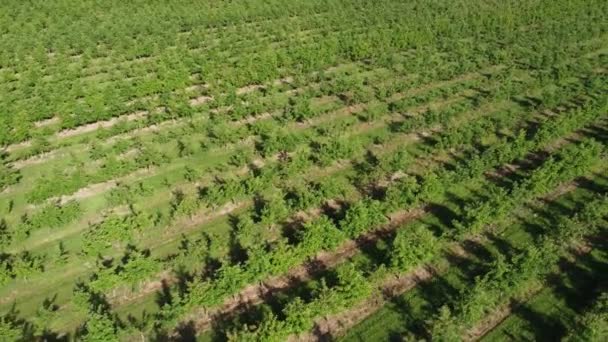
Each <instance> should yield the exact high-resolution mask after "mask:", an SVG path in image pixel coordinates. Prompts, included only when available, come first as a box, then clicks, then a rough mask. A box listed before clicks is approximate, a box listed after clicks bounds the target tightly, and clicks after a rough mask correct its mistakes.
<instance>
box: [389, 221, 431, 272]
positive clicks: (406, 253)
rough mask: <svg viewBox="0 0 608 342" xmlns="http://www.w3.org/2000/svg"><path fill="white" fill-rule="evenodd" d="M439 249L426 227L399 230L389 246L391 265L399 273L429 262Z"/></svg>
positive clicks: (416, 226)
mask: <svg viewBox="0 0 608 342" xmlns="http://www.w3.org/2000/svg"><path fill="white" fill-rule="evenodd" d="M439 247H440V243H439V241H438V240H437V238H436V237H435V236H434V235H433V233H432V232H431V231H430V230H429V229H428V228H426V227H424V226H421V225H414V226H412V227H406V228H405V229H401V230H399V232H397V236H396V237H395V239H394V240H393V242H392V245H391V252H390V256H391V265H392V266H393V267H394V268H396V269H398V270H401V271H407V270H409V269H411V268H412V267H416V266H418V265H421V264H424V263H426V262H428V261H430V260H431V259H432V258H433V257H434V256H435V255H436V252H437V250H438V249H439Z"/></svg>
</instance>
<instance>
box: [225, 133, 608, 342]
mask: <svg viewBox="0 0 608 342" xmlns="http://www.w3.org/2000/svg"><path fill="white" fill-rule="evenodd" d="M577 149H578V150H579V151H580V152H584V151H587V150H588V147H587V146H584V145H581V146H578V147H577ZM564 153H565V155H570V152H568V151H567V150H566V151H565V152H564ZM595 158H597V155H595ZM579 161H580V162H582V164H578V162H579ZM568 162H573V163H574V164H568V165H577V166H578V165H580V166H581V168H583V166H584V165H585V164H586V159H585V158H584V157H580V160H568ZM588 170H589V165H587V167H585V169H584V170H583V169H577V171H578V172H577V173H576V174H573V173H571V172H568V170H564V169H561V170H560V169H556V168H555V167H554V166H553V164H552V163H551V162H548V163H546V164H543V165H542V166H541V167H540V168H539V169H537V170H534V171H533V172H532V173H531V174H530V176H529V177H527V178H526V180H529V181H530V182H532V180H534V179H536V178H538V174H540V173H550V174H552V176H553V177H551V178H552V179H553V182H552V183H551V186H550V187H543V188H542V191H538V190H535V189H528V190H527V192H526V195H525V196H524V195H522V197H520V198H519V199H520V201H519V202H518V204H520V205H521V203H525V202H527V201H529V200H530V199H532V198H535V197H539V196H542V195H543V194H546V193H547V192H549V191H551V190H552V189H554V187H555V186H557V185H558V184H560V183H562V182H564V181H568V180H571V179H573V178H575V177H576V176H578V175H581V174H584V173H586V172H587V171H588ZM453 184H454V183H453ZM520 189H521V188H520ZM511 191H513V192H516V191H520V192H523V190H518V186H517V185H515V186H514V188H513V190H511ZM605 200H606V198H605V196H603V195H601V196H598V197H597V198H596V200H595V201H592V202H590V203H588V206H586V208H585V210H582V211H581V214H580V217H583V218H585V221H584V222H581V221H578V218H579V216H576V217H575V218H574V220H575V221H576V223H577V225H578V228H576V229H575V228H574V227H575V226H576V225H572V224H571V223H572V222H564V224H562V225H560V227H562V228H560V229H559V230H558V232H556V233H552V234H551V235H550V237H549V238H548V240H546V241H548V242H545V243H544V244H543V247H538V246H536V245H531V246H530V250H529V251H525V252H524V253H522V254H521V255H520V256H518V257H516V258H515V259H514V265H513V266H512V267H511V266H510V265H508V262H505V260H504V259H499V260H498V261H496V267H493V269H495V271H494V272H493V273H491V274H490V275H488V277H489V278H492V276H493V275H495V276H496V277H498V278H497V279H500V280H496V281H500V284H502V286H500V287H497V286H498V285H497V284H495V281H494V279H492V281H489V280H488V281H486V280H484V279H485V278H482V279H481V280H480V281H478V282H477V285H476V287H475V288H474V289H472V290H471V293H473V294H475V295H477V297H479V301H477V302H475V304H476V306H475V308H473V307H472V306H466V308H467V311H466V312H467V313H470V315H467V316H463V317H459V319H458V320H455V319H454V320H453V321H450V320H449V319H445V318H444V317H443V316H440V319H439V320H438V323H437V326H436V328H437V329H433V330H432V331H433V332H437V338H439V339H441V340H444V339H445V340H460V339H461V338H462V334H463V330H464V329H466V328H467V327H468V326H470V324H471V322H477V321H478V320H480V319H481V318H482V317H484V314H485V311H484V310H488V309H491V308H493V307H494V306H493V305H492V304H491V303H490V302H488V301H487V299H488V296H489V294H494V295H496V296H500V298H505V297H502V296H506V297H508V296H509V294H511V293H517V292H518V291H519V290H520V288H519V287H517V286H514V284H518V281H519V280H522V282H523V281H524V280H528V279H530V277H531V275H534V276H537V275H538V273H539V272H549V269H548V268H547V267H545V265H546V263H545V262H546V261H547V260H557V256H558V254H557V253H556V250H555V248H554V247H555V246H556V245H558V244H563V241H564V238H565V237H566V235H564V236H562V235H561V234H566V233H565V231H566V230H570V229H572V233H574V231H576V232H579V234H580V232H584V234H585V235H587V234H592V233H593V229H592V227H595V228H599V227H600V222H601V220H602V219H603V218H604V217H605V216H606V215H607V214H608V212H607V209H608V206H607V205H606V203H607V202H606V201H605ZM512 209H513V208H511V210H512ZM465 214H466V211H465ZM503 218H504V217H503V215H502V211H498V212H497V213H496V215H495V217H493V219H492V223H493V224H494V225H496V224H497V222H501V221H502V220H503ZM587 219H588V220H589V221H587ZM486 226H487V225H486ZM454 228H456V229H458V226H455V227H454ZM481 231H482V230H481V229H480V228H477V227H475V226H473V225H471V226H466V227H463V228H460V233H461V234H460V235H456V236H454V235H453V234H451V232H446V233H445V234H443V235H441V236H439V237H436V236H435V235H434V234H433V233H432V232H431V231H430V230H429V229H428V228H426V227H423V226H414V227H413V229H411V230H410V229H404V230H402V231H401V232H399V233H398V234H397V236H396V237H395V239H394V240H393V242H392V243H391V247H392V248H391V249H390V250H389V252H388V253H389V255H390V257H389V260H390V263H389V265H388V266H389V267H390V268H389V269H383V268H380V269H379V270H376V271H374V272H372V273H371V274H369V275H367V276H366V277H362V276H359V278H360V279H359V281H361V282H363V283H364V284H367V285H365V286H364V285H361V286H363V287H364V288H366V289H367V291H366V293H365V294H366V295H365V296H362V297H358V296H357V295H356V294H355V296H354V298H353V301H348V300H345V298H343V296H345V295H344V294H342V292H341V291H340V288H336V289H335V290H334V289H332V290H331V291H330V292H331V295H329V294H328V295H323V294H321V295H319V296H318V297H317V296H314V298H313V299H311V300H309V301H308V302H307V303H305V304H301V305H299V306H297V307H298V310H297V311H292V310H290V308H291V305H292V303H301V301H299V300H298V299H294V300H292V301H290V302H289V304H288V305H287V306H285V307H283V309H282V311H281V315H282V317H284V318H283V319H278V318H277V316H275V315H274V314H269V315H265V316H264V317H263V318H262V320H261V322H260V323H259V324H257V326H256V328H254V329H253V330H250V328H249V327H244V328H240V329H238V330H237V331H236V332H234V333H232V334H229V336H230V337H232V338H233V339H234V340H272V341H275V340H276V341H281V340H285V339H287V338H288V336H289V335H293V334H299V333H303V332H307V331H311V330H312V328H313V325H314V320H315V319H316V318H318V317H320V316H321V315H328V314H329V315H331V314H332V313H337V312H341V311H344V310H347V309H349V308H350V307H352V306H353V305H354V304H357V303H360V302H361V301H362V300H364V299H367V298H369V297H370V295H371V293H372V292H373V289H375V288H377V287H378V286H381V285H382V284H383V280H384V279H387V277H386V272H387V271H390V272H391V273H392V272H397V273H398V274H399V273H402V272H407V271H410V270H412V269H413V268H415V267H418V266H420V265H423V264H424V263H426V262H429V261H430V260H432V259H434V258H436V257H438V256H439V255H440V252H441V251H442V250H443V249H444V248H445V247H447V246H449V245H450V244H451V243H453V241H463V240H465V239H467V238H468V237H470V236H472V235H473V236H475V235H477V234H479V233H481ZM572 233H571V234H572ZM574 234H576V233H574ZM563 247H566V246H563ZM551 256H553V259H551V258H550V257H551ZM513 277H515V279H514V278H513ZM505 279H507V280H505ZM488 283H491V284H492V285H489V284H488ZM485 285H487V286H485ZM356 293H357V292H356ZM333 296H340V297H342V298H341V300H340V301H337V302H332V301H330V302H327V301H326V298H327V297H330V298H333ZM477 297H475V298H477ZM467 303H469V301H467ZM318 305H321V307H323V308H324V309H325V310H323V311H322V312H320V311H317V310H314V308H316V307H318ZM471 305H472V304H471ZM458 307H459V308H460V306H458ZM469 309H470V310H469ZM444 311H445V310H444ZM442 315H447V314H445V313H443V314H442ZM460 318H462V319H460ZM447 321H450V322H452V323H454V324H453V325H449V326H448V324H447V323H446V322H447ZM296 322H297V323H298V324H295V323H296ZM450 328H453V329H450ZM454 329H456V330H454ZM440 334H441V335H440ZM434 337H435V336H434Z"/></svg>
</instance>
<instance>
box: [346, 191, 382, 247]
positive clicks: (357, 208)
mask: <svg viewBox="0 0 608 342" xmlns="http://www.w3.org/2000/svg"><path fill="white" fill-rule="evenodd" d="M386 222H388V219H387V218H386V216H385V214H384V208H383V206H382V203H381V202H379V201H377V200H373V199H369V198H365V199H363V200H361V201H358V202H356V203H354V204H353V205H352V206H351V207H350V208H348V210H346V214H345V215H344V219H343V220H342V221H340V229H341V230H342V231H344V233H346V235H348V236H349V237H351V238H352V237H356V236H358V235H360V234H363V233H365V232H367V231H369V230H371V229H375V228H378V227H379V226H381V225H383V224H385V223H386Z"/></svg>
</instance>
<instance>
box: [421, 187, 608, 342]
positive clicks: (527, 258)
mask: <svg viewBox="0 0 608 342" xmlns="http://www.w3.org/2000/svg"><path fill="white" fill-rule="evenodd" d="M606 199H607V198H606V196H605V195H603V194H602V195H598V196H596V198H595V199H594V200H592V201H590V202H588V203H586V204H585V206H584V207H583V208H582V209H581V210H580V211H579V212H578V213H577V214H575V215H574V216H573V217H566V218H563V219H562V220H561V222H560V223H559V225H558V226H557V227H556V229H554V230H551V231H550V232H548V234H547V235H546V236H543V238H542V239H541V241H540V242H538V243H531V244H529V245H527V246H526V247H525V248H524V249H523V251H521V252H520V253H518V254H517V255H515V256H513V257H511V258H510V259H507V258H506V257H505V256H502V255H500V256H499V257H498V258H497V259H496V260H495V261H494V263H493V264H492V266H491V267H490V272H488V273H486V274H485V275H483V276H482V277H480V278H477V279H476V280H475V284H474V286H472V287H470V288H468V289H467V290H466V291H465V293H462V294H461V295H460V296H459V298H458V299H456V300H455V301H454V302H453V303H451V304H450V305H449V306H444V307H442V308H441V310H440V311H439V314H438V315H437V317H435V318H434V319H433V320H431V321H430V323H429V328H428V329H429V333H430V335H431V336H432V338H433V339H437V340H441V341H460V340H461V339H462V338H463V336H464V335H465V334H466V332H467V330H468V329H470V328H472V327H474V326H475V324H477V323H478V322H480V321H481V320H482V319H483V318H485V317H487V316H488V315H490V314H492V312H493V311H494V310H496V308H499V307H500V306H502V305H508V304H509V300H511V299H516V298H520V297H525V296H526V293H527V291H528V290H529V289H530V287H531V286H534V284H538V283H539V282H540V283H542V282H543V279H544V278H546V276H547V275H548V274H549V273H550V272H552V271H554V267H553V266H554V265H555V264H556V263H557V261H558V259H559V257H560V256H561V255H563V254H565V253H566V252H567V248H569V247H570V246H571V244H573V243H579V242H581V241H582V239H584V238H585V237H588V236H592V235H593V234H595V233H597V232H598V231H600V228H601V227H602V223H601V222H602V221H603V220H604V219H605V218H606V217H607V215H608V202H607V201H606ZM598 333H600V334H601V331H600V332H598ZM591 336H593V333H592V334H591ZM591 336H589V337H591Z"/></svg>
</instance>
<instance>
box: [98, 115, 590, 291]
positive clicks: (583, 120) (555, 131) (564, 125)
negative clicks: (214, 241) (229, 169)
mask: <svg viewBox="0 0 608 342" xmlns="http://www.w3.org/2000/svg"><path fill="white" fill-rule="evenodd" d="M577 113H578V116H573V117H567V118H569V121H568V122H569V123H561V126H560V124H555V125H554V126H552V127H550V129H549V130H547V131H550V132H553V137H557V136H559V134H562V133H564V132H565V131H564V129H566V130H567V129H569V128H572V126H570V125H572V124H573V123H574V124H576V123H578V124H579V125H582V124H584V123H586V122H588V120H592V119H593V118H594V114H593V113H594V112H589V111H580V112H577ZM595 113H596V114H595V115H597V112H595ZM558 123H559V122H558ZM560 127H562V128H561V130H560V129H559V128H560ZM578 127H580V126H578ZM551 137H552V136H551V135H550V136H547V137H545V139H550V138H551ZM520 138H523V137H520ZM545 141H546V140H545ZM527 147H528V148H531V147H530V146H527ZM265 178H266V177H265ZM271 178H272V177H267V178H266V179H271ZM410 181H411V179H409V180H407V181H405V180H404V181H403V182H400V184H407V185H406V186H404V189H403V190H404V191H405V193H406V195H405V199H404V200H403V201H402V203H409V201H411V199H410V198H411V192H412V190H411V189H412V188H411V187H412V186H413V185H412V183H411V182H410ZM408 182H409V183H408ZM427 186H428V185H427ZM429 187H430V188H438V187H439V186H438V185H437V186H429ZM395 193H396V191H394V190H393V191H389V192H388V194H393V196H394V194H395ZM325 196H326V197H324V198H327V194H325ZM397 196H398V195H397ZM321 198H323V197H321ZM317 202H318V200H317ZM181 203H182V201H177V202H176V208H178V207H179V205H180V204H181ZM275 211H276V210H275ZM176 212H177V210H176ZM266 216H267V217H273V220H274V217H281V215H279V216H276V215H274V214H272V215H269V214H267V215H266ZM282 216H283V217H284V216H285V214H283V215H282ZM139 219H142V217H139V218H137V220H139ZM129 220H132V218H129ZM144 220H145V219H144ZM127 221H128V220H127ZM264 221H265V222H266V223H267V222H270V221H269V219H268V218H266V219H265V220H264ZM127 225H130V224H127ZM353 229H354V228H353ZM93 231H99V232H104V231H105V229H102V230H93ZM118 231H123V232H127V234H128V237H125V239H126V240H125V241H129V239H131V238H132V235H131V234H130V233H128V232H129V231H131V230H128V229H121V228H119V229H118ZM110 235H111V234H110ZM89 240H90V241H92V244H93V245H95V244H97V242H96V241H98V240H99V239H89ZM101 240H104V239H101ZM101 240H99V241H101ZM116 240H117V239H114V238H109V239H105V240H104V241H106V242H103V243H100V244H99V246H102V245H103V246H102V247H101V249H100V250H97V251H96V252H92V254H91V253H89V254H91V255H95V254H96V253H99V252H101V251H103V250H104V249H106V248H107V247H108V246H111V245H112V241H116ZM143 278H144V277H141V278H138V279H139V280H141V279H143ZM110 283H111V284H112V285H117V284H118V283H119V282H110Z"/></svg>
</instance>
